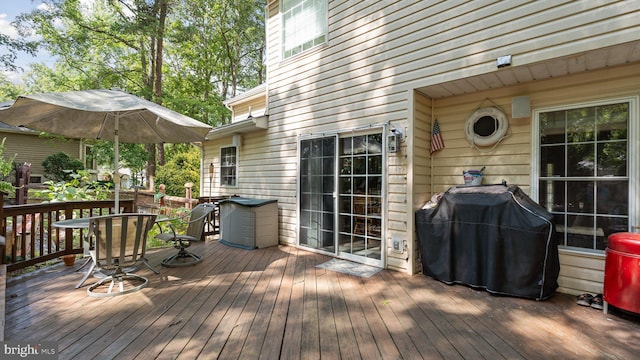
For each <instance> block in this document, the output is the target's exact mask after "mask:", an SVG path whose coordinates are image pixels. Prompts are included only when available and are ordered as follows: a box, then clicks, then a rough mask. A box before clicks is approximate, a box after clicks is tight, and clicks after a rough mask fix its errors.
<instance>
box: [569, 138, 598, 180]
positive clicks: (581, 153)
mask: <svg viewBox="0 0 640 360" xmlns="http://www.w3.org/2000/svg"><path fill="white" fill-rule="evenodd" d="M594 149H595V147H594V144H593V143H590V144H571V145H569V146H568V147H567V176H595V171H594V170H595V169H594V168H595V152H594Z"/></svg>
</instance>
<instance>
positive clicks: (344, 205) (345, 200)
mask: <svg viewBox="0 0 640 360" xmlns="http://www.w3.org/2000/svg"><path fill="white" fill-rule="evenodd" d="M338 207H339V208H340V212H341V213H349V212H351V197H350V196H340V204H338Z"/></svg>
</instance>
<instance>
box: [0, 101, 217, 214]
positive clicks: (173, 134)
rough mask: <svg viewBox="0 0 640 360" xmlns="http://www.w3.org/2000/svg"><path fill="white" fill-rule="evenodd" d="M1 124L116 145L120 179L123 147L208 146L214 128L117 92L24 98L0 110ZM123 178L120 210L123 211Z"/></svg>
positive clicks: (118, 204) (117, 184)
mask: <svg viewBox="0 0 640 360" xmlns="http://www.w3.org/2000/svg"><path fill="white" fill-rule="evenodd" d="M0 121H1V122H4V123H6V124H8V125H13V126H22V127H25V128H29V129H33V130H40V131H44V132H48V133H51V134H58V135H62V136H65V137H70V138H79V139H101V140H112V141H113V143H114V153H115V156H114V158H115V159H114V167H115V175H114V176H118V169H119V165H118V161H119V153H118V144H119V143H120V142H123V143H132V144H159V143H186V142H198V141H203V140H204V138H205V136H206V134H207V133H208V132H209V130H211V126H209V125H207V124H205V123H202V122H200V121H197V120H195V119H193V118H191V117H188V116H185V115H182V114H180V113H177V112H175V111H173V110H169V109H167V108H165V107H163V106H160V105H158V104H156V103H153V102H151V101H147V100H144V99H142V98H139V97H137V96H135V95H131V94H127V93H125V92H122V91H117V90H85V91H72V92H61V93H45V94H33V95H22V96H19V97H18V99H17V100H16V101H15V102H14V103H13V105H11V107H8V108H6V109H4V110H2V111H0ZM119 191H120V184H119V179H118V180H116V181H115V205H116V212H119V206H120V203H119Z"/></svg>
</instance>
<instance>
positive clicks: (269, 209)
mask: <svg viewBox="0 0 640 360" xmlns="http://www.w3.org/2000/svg"><path fill="white" fill-rule="evenodd" d="M220 242H222V243H223V244H226V245H229V246H234V247H239V248H243V249H257V248H264V247H269V246H275V245H278V202H277V200H265V199H253V198H243V197H234V198H231V199H227V200H223V201H221V202H220Z"/></svg>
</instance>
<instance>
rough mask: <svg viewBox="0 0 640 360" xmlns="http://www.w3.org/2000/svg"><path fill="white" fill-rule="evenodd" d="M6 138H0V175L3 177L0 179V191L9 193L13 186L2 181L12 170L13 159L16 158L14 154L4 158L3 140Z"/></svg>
mask: <svg viewBox="0 0 640 360" xmlns="http://www.w3.org/2000/svg"><path fill="white" fill-rule="evenodd" d="M6 140H7V138H4V139H2V143H0V175H1V176H2V179H3V180H0V192H4V193H10V192H12V191H14V190H15V188H14V187H13V185H12V184H11V183H10V182H8V181H4V179H5V178H6V177H7V176H9V174H11V172H12V171H13V160H14V159H15V158H16V156H15V155H13V156H12V157H11V158H10V159H9V160H6V159H5V158H4V142H5V141H6Z"/></svg>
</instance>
